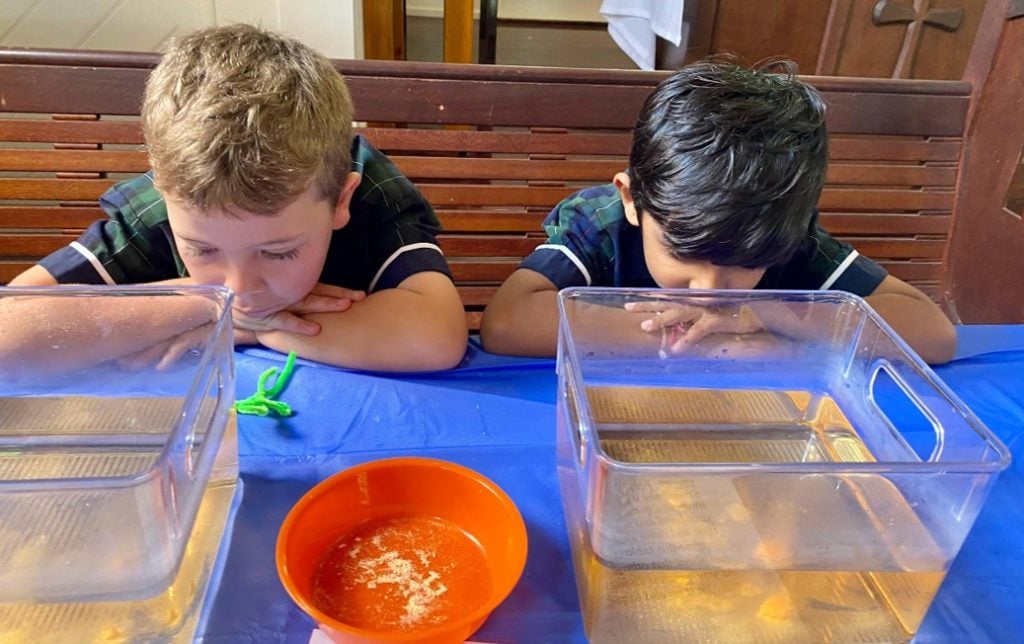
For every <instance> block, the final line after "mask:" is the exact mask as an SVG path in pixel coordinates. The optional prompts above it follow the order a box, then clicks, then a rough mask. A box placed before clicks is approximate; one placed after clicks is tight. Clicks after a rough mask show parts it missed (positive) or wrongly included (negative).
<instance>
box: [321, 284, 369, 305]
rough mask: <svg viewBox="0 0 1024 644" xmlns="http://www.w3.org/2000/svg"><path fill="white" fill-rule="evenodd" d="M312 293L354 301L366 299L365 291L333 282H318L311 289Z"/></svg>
mask: <svg viewBox="0 0 1024 644" xmlns="http://www.w3.org/2000/svg"><path fill="white" fill-rule="evenodd" d="M310 295H322V296H325V297H332V298H337V299H346V300H351V301H353V302H358V301H359V300H364V299H366V292H365V291H356V290H353V289H350V288H345V287H344V286H334V285H333V284H324V283H323V282H319V283H317V285H316V286H314V287H313V290H312V291H310Z"/></svg>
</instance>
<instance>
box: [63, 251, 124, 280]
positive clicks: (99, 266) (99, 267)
mask: <svg viewBox="0 0 1024 644" xmlns="http://www.w3.org/2000/svg"><path fill="white" fill-rule="evenodd" d="M69 246H71V247H72V248H74V249H75V250H77V251H78V252H79V253H81V255H82V257H84V258H86V259H87V260H89V263H90V264H92V267H93V268H94V269H96V272H97V273H99V276H100V277H101V278H102V279H103V281H104V282H106V283H107V284H108V285H110V286H113V285H114V284H116V282H114V278H113V277H111V276H110V273H108V272H107V268H106V267H105V266H104V265H103V263H102V262H100V258H99V257H96V255H94V254H93V252H92V251H91V250H89V249H88V248H86V247H85V246H83V245H81V244H80V243H78V242H76V241H73V242H71V243H70V244H69Z"/></svg>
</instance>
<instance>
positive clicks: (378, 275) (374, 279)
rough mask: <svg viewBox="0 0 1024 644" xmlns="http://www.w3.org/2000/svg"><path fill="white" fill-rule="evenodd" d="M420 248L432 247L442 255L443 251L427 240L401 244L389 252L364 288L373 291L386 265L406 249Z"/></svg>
mask: <svg viewBox="0 0 1024 644" xmlns="http://www.w3.org/2000/svg"><path fill="white" fill-rule="evenodd" d="M420 248H433V249H434V250H436V251H437V252H439V253H441V254H442V255H444V253H443V252H442V251H441V248H440V247H439V246H438V245H437V244H431V243H428V242H419V243H417V244H409V245H408V246H402V247H401V248H399V249H398V250H396V251H395V252H393V253H391V256H390V257H388V258H387V259H385V260H384V263H383V264H381V266H380V269H379V270H378V271H377V274H376V275H374V276H373V280H372V281H371V282H370V287H369V288H368V289H367V290H366V292H367V293H372V292H373V289H374V287H376V286H377V280H379V279H380V276H381V275H383V274H384V271H385V270H387V267H388V266H390V265H391V263H392V262H393V261H395V260H396V259H397V258H398V256H399V255H401V254H402V253H404V252H405V251H407V250H419V249H420Z"/></svg>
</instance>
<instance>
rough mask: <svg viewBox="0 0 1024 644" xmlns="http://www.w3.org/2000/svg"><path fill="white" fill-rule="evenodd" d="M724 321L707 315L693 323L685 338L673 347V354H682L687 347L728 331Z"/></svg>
mask: <svg viewBox="0 0 1024 644" xmlns="http://www.w3.org/2000/svg"><path fill="white" fill-rule="evenodd" d="M725 326H726V325H725V324H724V320H723V319H722V318H720V317H718V316H714V315H705V316H704V317H702V318H701V319H699V320H697V321H696V322H694V323H693V326H691V327H690V328H689V329H687V330H686V332H685V333H683V336H682V337H681V338H679V339H678V340H676V342H675V343H674V344H673V345H672V352H673V353H680V352H681V351H683V349H685V348H686V347H688V346H690V345H693V344H696V343H698V342H700V341H701V340H703V339H704V338H706V337H707V336H709V335H712V334H714V333H721V332H723V331H726V329H725V328H724V327H725Z"/></svg>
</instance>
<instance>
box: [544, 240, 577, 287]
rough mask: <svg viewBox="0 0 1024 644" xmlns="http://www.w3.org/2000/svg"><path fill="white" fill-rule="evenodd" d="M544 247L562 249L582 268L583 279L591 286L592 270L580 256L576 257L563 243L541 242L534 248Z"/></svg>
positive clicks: (570, 259) (563, 252) (561, 250)
mask: <svg viewBox="0 0 1024 644" xmlns="http://www.w3.org/2000/svg"><path fill="white" fill-rule="evenodd" d="M542 248H550V249H552V250H557V251H560V252H561V253H562V254H563V255H565V256H566V257H568V258H569V261H571V262H572V263H573V264H575V265H576V268H578V269H579V270H580V273H582V274H583V279H585V280H586V281H587V286H590V282H591V279H590V271H588V270H587V267H586V266H584V265H583V262H581V261H580V258H579V257H576V255H575V254H573V252H572V251H571V250H569V249H568V248H566V247H565V246H562V245H561V244H541V245H540V246H538V247H537V248H535V249H534V250H540V249H542Z"/></svg>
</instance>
